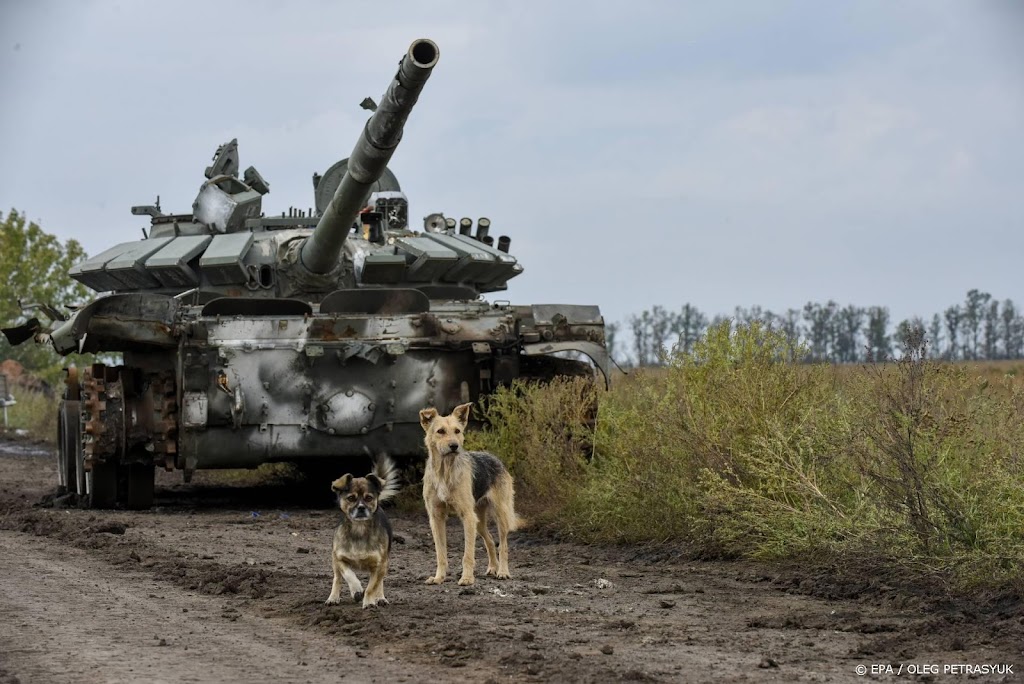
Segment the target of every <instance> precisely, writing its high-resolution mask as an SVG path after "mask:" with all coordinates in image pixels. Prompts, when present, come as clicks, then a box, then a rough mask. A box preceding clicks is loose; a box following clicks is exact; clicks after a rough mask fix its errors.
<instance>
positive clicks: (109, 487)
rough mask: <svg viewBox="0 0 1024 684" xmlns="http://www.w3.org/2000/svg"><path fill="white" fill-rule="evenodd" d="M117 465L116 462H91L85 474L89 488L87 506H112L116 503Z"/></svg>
mask: <svg viewBox="0 0 1024 684" xmlns="http://www.w3.org/2000/svg"><path fill="white" fill-rule="evenodd" d="M118 470H119V469H118V467H117V464H116V463H93V464H92V470H90V471H88V472H87V473H86V474H85V477H86V488H87V489H88V490H89V508H114V507H115V506H116V505H117V479H118V477H117V476H118V474H119V473H118V472H117V471H118Z"/></svg>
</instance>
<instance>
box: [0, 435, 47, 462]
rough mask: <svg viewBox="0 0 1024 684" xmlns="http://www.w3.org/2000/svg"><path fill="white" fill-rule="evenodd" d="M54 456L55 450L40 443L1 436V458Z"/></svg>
mask: <svg viewBox="0 0 1024 684" xmlns="http://www.w3.org/2000/svg"><path fill="white" fill-rule="evenodd" d="M51 455H53V448H52V447H50V446H49V445H47V444H40V443H39V442H20V441H13V440H10V439H7V438H6V437H2V436H0V458H2V457H4V456H35V457H47V456H51Z"/></svg>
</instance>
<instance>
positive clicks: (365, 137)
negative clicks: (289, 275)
mask: <svg viewBox="0 0 1024 684" xmlns="http://www.w3.org/2000/svg"><path fill="white" fill-rule="evenodd" d="M440 55H441V53H440V51H439V50H438V48H437V44H436V43H434V41H432V40H428V39H426V38H420V39H419V40H416V41H414V42H413V43H412V45H410V46H409V51H408V52H407V53H406V54H405V56H404V57H402V61H401V62H400V63H399V65H398V73H397V74H396V75H395V78H394V79H393V80H392V81H391V85H389V86H388V89H387V92H385V93H384V97H383V99H382V100H381V103H380V105H379V106H378V107H377V110H376V111H375V112H374V113H373V116H371V117H370V119H369V121H367V122H366V127H365V128H364V129H363V133H362V135H360V136H359V139H358V140H356V145H355V147H354V148H353V149H352V154H351V155H349V159H348V169H347V170H346V171H345V176H344V177H343V178H342V180H341V183H340V184H339V185H338V189H337V190H336V191H335V192H334V197H333V198H332V199H331V201H330V204H328V206H327V209H325V210H324V213H323V215H322V216H321V217H320V221H319V222H318V223H317V225H316V229H315V230H314V231H313V234H312V235H310V236H309V237H308V238H307V239H306V241H305V242H304V243H303V245H302V253H301V260H302V264H303V266H305V268H306V269H308V270H309V271H312V272H313V273H328V272H329V271H330V270H331V269H332V268H334V266H335V264H337V262H338V256H339V255H340V254H341V248H342V246H343V245H344V244H345V239H346V238H347V237H348V234H349V231H350V230H351V228H352V223H353V221H355V219H356V216H358V214H359V210H360V209H362V208H363V206H364V205H365V204H366V200H367V198H368V196H369V194H370V188H371V186H373V184H374V183H376V182H377V180H379V179H380V177H381V175H382V174H383V173H384V169H385V168H386V167H387V164H388V161H389V160H390V159H391V155H392V154H394V151H395V148H396V147H397V146H398V143H399V141H401V139H402V128H403V127H404V126H405V120H406V119H407V118H408V117H409V112H410V111H412V107H413V105H414V104H416V100H417V98H418V97H419V95H420V91H421V90H422V89H423V84H425V83H426V82H427V78H429V77H430V72H431V70H432V69H433V68H434V65H435V64H437V60H438V58H439V57H440Z"/></svg>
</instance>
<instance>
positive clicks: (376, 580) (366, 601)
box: [363, 558, 388, 610]
mask: <svg viewBox="0 0 1024 684" xmlns="http://www.w3.org/2000/svg"><path fill="white" fill-rule="evenodd" d="M387 574H388V559H387V558H382V559H381V561H380V563H377V567H375V568H374V569H373V572H371V573H370V581H369V582H367V583H366V595H365V596H364V597H363V609H364V610H365V609H367V608H369V607H370V606H376V605H378V604H381V603H383V604H384V605H387V603H388V600H387V599H386V598H384V576H385V575H387Z"/></svg>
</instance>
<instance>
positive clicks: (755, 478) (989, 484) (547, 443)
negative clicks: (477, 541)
mask: <svg viewBox="0 0 1024 684" xmlns="http://www.w3.org/2000/svg"><path fill="white" fill-rule="evenodd" d="M801 354H802V350H801V349H794V348H792V347H790V346H789V344H788V343H787V342H786V340H785V339H783V338H782V337H781V336H779V335H777V334H775V333H773V332H772V331H770V330H766V329H763V328H760V327H759V326H756V325H755V326H752V327H749V328H738V329H730V328H728V327H722V328H713V329H712V330H711V331H710V332H709V333H708V335H707V336H706V337H705V338H704V339H703V340H701V342H700V343H699V344H698V345H697V347H696V348H695V350H694V352H693V353H692V354H690V355H677V356H675V357H673V358H672V359H671V360H670V364H669V366H668V367H667V368H663V369H657V370H653V371H644V370H641V371H638V372H636V373H635V374H633V375H631V376H630V377H628V378H626V379H625V380H623V381H622V382H620V383H618V385H617V386H616V387H615V388H614V389H613V390H612V391H611V392H610V393H607V394H602V396H601V406H600V412H599V416H598V421H597V426H596V429H595V430H592V431H589V430H588V429H587V428H585V427H582V426H580V425H576V426H575V427H574V426H573V425H572V424H571V423H569V422H565V421H570V420H577V419H578V417H579V414H578V412H574V409H573V406H574V404H575V405H579V404H580V391H579V388H578V387H574V386H573V385H572V384H571V383H566V382H556V383H552V384H551V385H548V386H532V387H524V386H520V387H518V388H516V390H515V391H514V392H503V393H499V394H498V396H497V397H496V398H495V399H493V400H492V401H491V402H490V405H489V409H488V414H489V416H490V418H491V420H492V424H493V425H495V427H494V428H492V430H491V432H490V433H488V434H485V435H482V436H480V437H479V443H480V445H481V446H487V447H488V448H491V449H493V450H494V451H495V452H496V453H499V454H500V455H501V456H502V457H503V458H505V459H506V461H508V462H509V463H511V464H512V467H513V470H514V472H515V474H516V477H517V481H518V482H519V483H520V484H519V490H520V492H521V493H522V494H523V496H524V497H525V498H527V499H528V500H531V501H532V502H533V504H534V506H538V507H540V509H541V513H542V518H543V519H546V520H548V521H550V522H552V523H553V524H556V525H557V526H558V527H560V528H561V529H562V530H564V531H566V532H568V533H572V534H575V535H577V536H581V537H583V538H586V539H591V540H595V541H602V542H621V541H628V542H669V541H671V542H673V543H683V544H687V545H689V547H690V548H691V549H692V550H693V553H694V554H695V555H702V556H715V557H743V558H756V559H762V560H791V561H798V562H801V563H804V564H806V563H812V562H815V561H826V560H827V561H829V562H836V561H837V560H838V561H839V562H841V563H844V564H846V565H847V566H849V567H852V566H854V565H856V567H858V568H862V569H863V571H865V572H871V571H872V570H887V571H892V572H898V573H903V574H908V575H914V574H917V575H927V576H928V577H930V578H931V579H940V580H942V581H945V582H947V583H948V584H949V585H950V586H954V587H958V588H961V589H962V588H969V587H998V588H1001V589H1006V588H1010V589H1012V590H1016V591H1022V590H1024V581H1022V579H1021V577H1022V574H1024V573H1022V572H1021V570H1022V569H1024V540H1022V538H1021V536H1020V530H1021V529H1024V487H1022V486H1021V485H1022V483H1024V455H1022V453H1021V449H1022V446H1021V445H1024V420H1021V419H1022V417H1024V381H1022V376H1024V374H1019V373H1016V372H1015V365H1014V363H1013V362H999V363H991V364H977V363H972V364H948V363H941V362H933V361H929V360H927V359H926V358H924V357H923V355H922V353H921V350H920V349H919V350H916V351H915V350H911V353H910V354H909V355H908V356H907V357H906V358H905V359H904V360H903V361H900V362H897V363H891V364H886V365H876V366H850V367H835V366H831V365H825V364H812V365H804V364H793V363H789V362H787V361H786V359H790V358H794V357H796V358H799V357H800V355H801ZM567 435H571V438H567ZM590 443H592V444H593V445H594V456H593V459H592V460H588V458H587V452H586V451H584V450H583V449H581V448H580V445H588V444H590Z"/></svg>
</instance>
